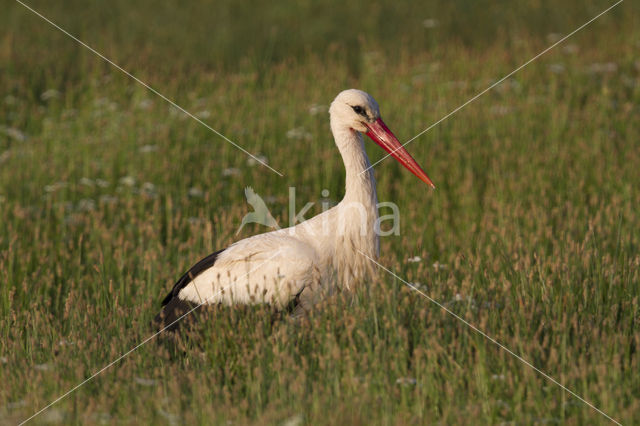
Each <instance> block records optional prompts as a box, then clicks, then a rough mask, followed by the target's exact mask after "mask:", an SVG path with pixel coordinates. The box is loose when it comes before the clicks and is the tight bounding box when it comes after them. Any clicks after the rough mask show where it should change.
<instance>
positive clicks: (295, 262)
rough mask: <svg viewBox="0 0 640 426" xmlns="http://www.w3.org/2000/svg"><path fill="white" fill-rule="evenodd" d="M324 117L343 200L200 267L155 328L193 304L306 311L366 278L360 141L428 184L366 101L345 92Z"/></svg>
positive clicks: (371, 250)
mask: <svg viewBox="0 0 640 426" xmlns="http://www.w3.org/2000/svg"><path fill="white" fill-rule="evenodd" d="M329 113H330V118H331V130H332V132H333V136H334V138H335V142H336V145H337V147H338V149H339V150H340V153H341V155H342V159H343V161H344V165H345V169H346V172H347V176H346V192H345V197H344V199H343V200H342V201H341V202H340V203H339V204H338V205H336V206H335V207H333V208H332V209H330V210H328V211H326V212H324V213H322V214H320V215H318V216H315V217H313V218H311V219H309V220H307V221H305V222H302V223H300V224H299V225H296V226H293V227H290V228H286V229H279V230H276V231H273V232H268V233H265V234H260V235H255V236H252V237H249V238H246V239H243V240H241V241H238V242H236V243H234V244H232V245H231V246H229V247H228V248H226V249H224V250H222V251H220V252H218V253H214V254H213V255H210V256H209V257H207V258H205V259H203V260H202V261H200V262H199V263H198V264H196V265H195V266H194V267H193V268H192V269H191V270H190V271H188V272H187V273H186V274H185V275H184V276H183V277H182V278H181V279H180V280H179V281H178V282H177V283H176V285H175V286H174V288H173V290H172V292H171V293H170V294H169V295H168V296H167V298H165V300H164V302H163V306H164V308H163V311H162V312H161V313H160V314H159V315H158V317H157V318H156V320H158V321H160V322H161V323H164V324H167V325H171V324H172V322H175V321H176V319H177V318H179V316H180V315H181V314H182V313H183V312H185V311H186V310H188V309H190V308H191V306H193V305H195V306H198V305H200V304H219V303H221V304H225V305H234V304H255V303H268V304H271V305H273V306H274V307H276V308H278V309H281V308H284V307H285V306H287V305H288V304H289V303H290V302H292V301H295V302H296V303H297V306H298V309H299V310H300V309H301V310H306V309H308V308H309V307H310V306H311V305H313V303H315V302H316V301H317V300H318V299H319V298H320V297H322V295H323V294H324V293H325V292H326V291H330V290H331V287H332V286H334V285H338V286H342V287H345V288H351V287H352V286H353V285H354V284H355V283H356V282H358V281H360V280H362V279H363V278H364V277H365V276H366V275H367V274H368V273H369V272H370V271H371V262H370V260H369V259H367V257H366V256H369V257H371V258H377V256H378V250H379V238H378V235H377V233H376V232H375V229H374V227H375V223H376V220H377V218H378V212H377V207H376V204H377V197H376V185H375V179H374V177H373V170H371V169H368V168H369V167H370V165H371V164H370V162H369V158H368V157H367V154H366V152H365V150H364V141H363V137H362V133H366V134H367V135H368V136H370V137H371V138H372V139H373V140H374V141H375V142H376V143H378V144H379V145H380V146H382V147H383V148H384V149H385V150H387V151H388V152H389V153H391V155H393V156H394V157H395V158H396V159H397V160H398V161H400V162H401V163H402V164H403V165H404V166H405V167H407V168H408V169H409V170H411V171H412V172H413V173H414V174H416V176H418V177H419V178H420V179H421V180H423V181H424V182H426V183H428V184H430V185H433V184H432V183H431V181H430V180H429V178H428V177H427V175H426V174H425V173H424V171H422V169H421V168H420V167H419V166H418V165H417V163H415V161H414V160H413V158H411V156H410V155H409V154H408V153H407V152H406V150H404V148H402V146H401V145H400V143H399V142H398V140H397V139H396V138H395V136H394V135H393V133H391V131H390V130H389V129H388V128H387V127H386V125H385V124H384V123H383V122H382V120H381V119H380V110H379V108H378V104H377V103H376V101H375V100H374V99H373V98H372V97H371V96H370V95H369V94H367V93H365V92H362V91H360V90H355V89H350V90H345V91H343V92H341V93H340V94H339V95H338V96H337V97H336V99H335V100H334V101H333V103H332V104H331V108H330V109H329ZM365 170H366V171H365ZM363 171H364V173H363ZM364 255H366V256H364Z"/></svg>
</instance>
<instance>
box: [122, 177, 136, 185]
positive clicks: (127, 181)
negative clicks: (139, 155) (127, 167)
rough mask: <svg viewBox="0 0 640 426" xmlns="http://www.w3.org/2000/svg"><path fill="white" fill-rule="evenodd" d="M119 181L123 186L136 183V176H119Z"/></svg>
mask: <svg viewBox="0 0 640 426" xmlns="http://www.w3.org/2000/svg"><path fill="white" fill-rule="evenodd" d="M120 183H121V184H122V185H124V186H133V185H135V184H136V178H134V177H133V176H124V177H121V178H120Z"/></svg>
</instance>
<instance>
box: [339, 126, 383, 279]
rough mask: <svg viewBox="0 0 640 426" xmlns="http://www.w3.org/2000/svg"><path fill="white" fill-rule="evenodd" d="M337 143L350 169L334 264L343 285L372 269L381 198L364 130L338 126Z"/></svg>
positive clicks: (376, 246) (341, 204)
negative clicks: (366, 149)
mask: <svg viewBox="0 0 640 426" xmlns="http://www.w3.org/2000/svg"><path fill="white" fill-rule="evenodd" d="M331 127H332V130H333V135H334V137H335V140H336V145H337V146H338V149H339V150H340V154H342V160H343V161H344V166H345V169H346V172H347V178H346V191H345V196H344V199H343V200H342V201H341V202H340V203H339V204H338V206H336V209H335V210H336V213H337V215H338V221H337V224H338V226H337V234H336V236H335V237H336V238H335V240H334V244H335V253H336V257H335V259H334V266H335V267H336V270H337V271H338V273H339V274H340V275H341V279H342V282H343V285H345V286H346V287H350V283H351V282H357V281H360V280H362V278H364V277H365V276H367V275H370V273H371V272H372V266H373V264H372V263H371V261H370V259H369V258H368V257H372V258H376V257H377V256H378V251H379V237H378V233H377V232H376V230H375V228H376V222H377V220H378V206H377V203H378V199H377V194H376V182H375V179H374V177H373V170H372V169H369V167H370V166H371V163H370V162H369V157H367V153H366V152H365V150H364V141H363V138H362V134H360V133H358V132H356V131H354V130H351V129H344V128H334V123H332V126H331Z"/></svg>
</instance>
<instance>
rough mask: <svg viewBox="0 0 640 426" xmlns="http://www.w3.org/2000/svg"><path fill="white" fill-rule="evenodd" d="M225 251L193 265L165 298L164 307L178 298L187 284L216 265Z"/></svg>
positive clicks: (219, 251)
mask: <svg viewBox="0 0 640 426" xmlns="http://www.w3.org/2000/svg"><path fill="white" fill-rule="evenodd" d="M223 251H224V249H222V250H218V251H217V252H215V253H211V254H210V255H209V256H207V257H205V258H204V259H202V260H201V261H199V262H198V263H196V264H195V265H193V266H192V267H191V268H190V269H189V270H188V271H187V272H185V273H184V275H182V276H181V277H180V279H179V280H178V281H177V282H176V283H175V284H174V286H173V289H171V291H170V292H169V294H167V297H165V298H164V300H163V301H162V306H166V305H167V304H168V303H169V302H170V301H171V299H173V298H174V297H178V293H180V290H182V289H183V288H185V287H186V286H187V284H189V283H190V282H191V281H193V279H194V278H195V277H197V276H198V275H200V274H201V273H202V272H204V271H205V270H207V269H209V268H210V267H212V266H213V264H214V263H216V259H218V256H219V255H220V253H222V252H223Z"/></svg>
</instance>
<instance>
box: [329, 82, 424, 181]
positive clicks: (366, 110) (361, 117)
mask: <svg viewBox="0 0 640 426" xmlns="http://www.w3.org/2000/svg"><path fill="white" fill-rule="evenodd" d="M329 114H330V117H331V128H332V129H333V130H334V133H335V131H336V130H337V129H341V130H342V129H350V130H351V131H355V132H360V133H365V134H366V135H367V136H369V137H370V138H371V139H372V140H373V141H374V142H375V143H377V144H378V145H379V146H380V147H381V148H382V149H384V150H385V151H387V152H388V153H389V154H390V155H391V156H392V157H393V158H395V159H396V160H397V161H398V162H399V163H400V164H402V165H403V166H404V167H406V168H407V169H408V170H409V171H410V172H411V173H413V174H414V175H416V176H417V177H418V178H419V179H420V180H421V181H423V182H424V183H426V184H428V185H430V186H432V187H433V188H435V185H434V184H433V182H431V179H429V176H427V174H426V173H425V172H424V170H422V168H421V167H420V166H419V165H418V163H416V161H415V160H414V159H413V157H411V155H410V154H409V153H408V152H407V150H406V149H404V146H403V145H402V144H401V143H400V141H398V138H396V137H395V135H394V134H393V132H392V131H391V130H389V128H388V127H387V125H386V124H384V121H382V118H380V107H378V103H377V102H376V100H375V99H373V96H371V95H370V94H368V93H366V92H363V91H362V90H357V89H348V90H344V91H342V92H340V93H339V94H338V96H336V98H335V99H334V100H333V102H332V103H331V107H330V108H329Z"/></svg>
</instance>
